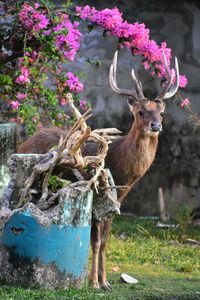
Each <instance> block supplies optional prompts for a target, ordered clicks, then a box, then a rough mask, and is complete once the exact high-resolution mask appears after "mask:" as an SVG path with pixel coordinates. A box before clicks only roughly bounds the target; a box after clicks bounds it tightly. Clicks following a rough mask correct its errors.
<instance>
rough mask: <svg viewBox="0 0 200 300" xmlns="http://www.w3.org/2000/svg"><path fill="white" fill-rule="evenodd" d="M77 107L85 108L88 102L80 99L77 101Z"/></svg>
mask: <svg viewBox="0 0 200 300" xmlns="http://www.w3.org/2000/svg"><path fill="white" fill-rule="evenodd" d="M79 108H81V109H83V110H86V109H87V108H88V103H87V101H86V100H80V102H79Z"/></svg>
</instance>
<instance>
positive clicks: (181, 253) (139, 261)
mask: <svg viewBox="0 0 200 300" xmlns="http://www.w3.org/2000/svg"><path fill="white" fill-rule="evenodd" d="M187 237H188V238H194V239H200V228H199V227H193V226H191V225H190V226H187V228H184V229H182V228H179V229H167V230H166V229H165V230H163V229H157V228H156V221H155V220H149V219H138V218H137V219H133V218H122V217H117V218H115V220H114V222H113V228H112V234H111V237H110V241H109V245H108V249H107V271H108V279H109V282H110V283H111V284H112V286H113V292H112V293H110V292H104V291H102V290H99V291H97V290H93V289H90V288H89V287H88V286H85V287H84V288H82V289H80V290H77V289H74V288H70V289H69V290H67V291H64V290H58V291H44V290H39V289H35V290H34V289H23V288H16V287H15V288H14V287H8V286H6V285H2V286H1V287H0V299H5V300H8V299H9V300H18V299H19V300H22V299H27V300H32V299H35V300H36V299H38V300H39V299H42V300H43V299H48V300H50V299H52V300H68V299H74V300H83V299H85V300H86V299H87V300H90V299H91V300H92V299H108V300H109V299H110V300H123V299H124V300H129V299H130V300H132V299H133V300H145V299H149V300H150V299H152V300H157V299H159V300H161V299H164V300H168V299H169V300H172V299H173V300H175V299H176V300H186V299H187V300H193V299H200V249H199V248H196V247H192V246H189V245H185V244H184V243H183V241H184V239H186V238H187ZM122 273H127V274H129V275H131V276H133V277H135V278H137V279H138V281H139V282H138V283H137V284H134V285H128V284H123V283H121V282H120V274H122Z"/></svg>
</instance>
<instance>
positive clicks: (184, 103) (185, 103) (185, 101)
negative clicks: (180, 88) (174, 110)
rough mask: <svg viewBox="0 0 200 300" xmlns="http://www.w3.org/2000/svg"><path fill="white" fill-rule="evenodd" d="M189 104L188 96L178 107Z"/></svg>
mask: <svg viewBox="0 0 200 300" xmlns="http://www.w3.org/2000/svg"><path fill="white" fill-rule="evenodd" d="M189 104H190V100H189V99H188V98H185V99H184V100H183V101H182V102H181V104H180V107H184V106H188V105H189Z"/></svg>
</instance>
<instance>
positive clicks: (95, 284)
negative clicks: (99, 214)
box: [90, 221, 101, 289]
mask: <svg viewBox="0 0 200 300" xmlns="http://www.w3.org/2000/svg"><path fill="white" fill-rule="evenodd" d="M100 232H101V223H100V222H97V221H94V222H93V224H92V228H91V248H92V266H91V271H90V287H92V288H97V289H98V288H100V286H99V281H98V268H99V249H100V246H101V233H100Z"/></svg>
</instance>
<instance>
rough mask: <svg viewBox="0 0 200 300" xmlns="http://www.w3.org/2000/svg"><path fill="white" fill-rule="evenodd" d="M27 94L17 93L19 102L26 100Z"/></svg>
mask: <svg viewBox="0 0 200 300" xmlns="http://www.w3.org/2000/svg"><path fill="white" fill-rule="evenodd" d="M26 96H27V94H25V93H17V95H16V98H17V99H18V100H24V99H25V98H26Z"/></svg>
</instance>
